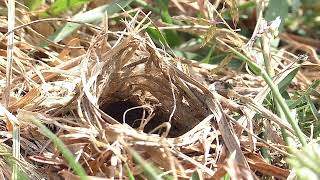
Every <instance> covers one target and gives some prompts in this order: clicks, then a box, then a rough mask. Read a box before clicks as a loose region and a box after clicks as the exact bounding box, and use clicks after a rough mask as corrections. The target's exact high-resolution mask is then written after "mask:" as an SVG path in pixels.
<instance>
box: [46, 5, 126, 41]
mask: <svg viewBox="0 0 320 180" xmlns="http://www.w3.org/2000/svg"><path fill="white" fill-rule="evenodd" d="M131 2H132V0H116V1H113V2H112V3H111V4H107V5H104V6H100V7H97V8H95V9H92V10H90V11H87V12H85V13H81V14H77V15H75V16H74V17H73V18H72V20H73V21H78V22H81V23H93V22H99V21H102V19H103V18H104V17H105V14H108V15H109V16H110V15H112V14H114V13H116V12H118V11H120V10H121V8H124V7H126V6H128V5H129V4H130V3H131ZM80 26H81V24H76V23H67V24H66V25H65V26H64V27H62V28H61V29H59V30H58V31H56V32H55V33H54V34H52V35H50V36H49V39H50V40H51V41H53V42H59V41H61V40H62V39H64V38H66V37H67V36H69V35H70V34H72V33H73V32H75V31H76V30H77V29H78V28H79V27H80Z"/></svg>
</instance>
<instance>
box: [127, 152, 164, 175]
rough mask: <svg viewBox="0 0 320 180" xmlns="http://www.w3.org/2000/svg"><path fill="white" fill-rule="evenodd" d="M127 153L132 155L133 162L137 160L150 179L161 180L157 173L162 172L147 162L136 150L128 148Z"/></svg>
mask: <svg viewBox="0 0 320 180" xmlns="http://www.w3.org/2000/svg"><path fill="white" fill-rule="evenodd" d="M128 150H129V153H130V154H131V155H132V157H133V160H134V161H135V162H137V163H138V164H139V165H140V166H141V167H142V169H143V172H144V173H145V175H146V176H148V177H149V178H150V179H154V180H162V178H160V177H159V176H158V174H160V173H162V172H160V170H158V169H156V168H155V167H153V166H152V165H151V164H150V163H148V162H147V161H145V160H144V159H143V158H142V157H141V156H140V155H139V154H138V153H137V152H136V151H134V150H133V149H131V148H128Z"/></svg>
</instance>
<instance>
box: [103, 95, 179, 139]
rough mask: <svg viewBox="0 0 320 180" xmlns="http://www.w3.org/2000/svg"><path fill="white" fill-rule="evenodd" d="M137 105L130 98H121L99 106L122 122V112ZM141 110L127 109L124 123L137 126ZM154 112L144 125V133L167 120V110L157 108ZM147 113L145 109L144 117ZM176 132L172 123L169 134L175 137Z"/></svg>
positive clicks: (141, 115) (141, 113)
mask: <svg viewBox="0 0 320 180" xmlns="http://www.w3.org/2000/svg"><path fill="white" fill-rule="evenodd" d="M137 106H140V105H139V104H137V103H136V102H133V101H130V100H123V101H116V102H112V103H109V104H103V105H102V106H101V110H102V111H103V112H105V113H106V114H108V115H109V116H111V117H113V118H114V119H115V120H117V121H118V122H120V123H123V114H124V113H125V111H126V110H128V109H130V108H133V107H137ZM143 111H144V110H143V109H142V108H137V109H132V110H130V111H128V112H127V113H126V116H125V123H126V124H128V125H129V126H131V127H133V128H138V127H139V126H140V123H141V118H142V117H143ZM154 114H155V115H154V116H153V118H152V119H151V120H150V121H149V122H148V124H147V125H146V126H145V127H144V130H143V131H144V132H145V133H149V132H151V131H152V130H153V129H155V128H156V127H157V126H159V125H161V124H162V123H164V122H166V121H168V119H169V115H170V114H169V113H168V112H163V111H162V110H160V109H159V108H156V109H155V111H154ZM148 115H149V114H148V112H147V111H145V117H148ZM161 132H163V131H161ZM176 132H177V129H176V127H175V126H174V125H172V127H171V129H170V132H169V136H170V137H175V136H176ZM156 133H158V132H156Z"/></svg>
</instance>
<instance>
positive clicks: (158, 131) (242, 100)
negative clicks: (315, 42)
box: [0, 1, 319, 179]
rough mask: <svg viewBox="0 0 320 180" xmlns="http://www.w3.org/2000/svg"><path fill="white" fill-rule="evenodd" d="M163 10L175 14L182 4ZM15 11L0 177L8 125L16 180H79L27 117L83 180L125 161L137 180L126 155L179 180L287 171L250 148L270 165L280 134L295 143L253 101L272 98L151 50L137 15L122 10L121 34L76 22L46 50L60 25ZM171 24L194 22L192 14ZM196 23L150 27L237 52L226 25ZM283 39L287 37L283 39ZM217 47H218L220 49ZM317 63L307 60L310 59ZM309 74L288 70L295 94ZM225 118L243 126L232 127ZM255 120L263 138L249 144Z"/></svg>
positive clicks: (246, 81)
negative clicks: (15, 146) (19, 178)
mask: <svg viewBox="0 0 320 180" xmlns="http://www.w3.org/2000/svg"><path fill="white" fill-rule="evenodd" d="M173 2H174V3H175V5H176V7H177V8H179V9H181V8H182V9H181V12H183V7H184V6H180V5H179V3H178V2H177V1H173ZM17 11H18V15H17V22H18V23H19V24H18V25H22V26H20V28H17V29H16V30H15V40H16V43H15V44H14V47H13V50H14V56H13V60H14V63H13V65H12V84H11V89H10V103H9V106H8V107H7V108H6V107H5V106H1V110H0V116H1V119H2V121H1V135H2V138H3V140H2V143H1V149H3V150H1V153H2V154H3V155H2V156H1V161H0V162H1V165H0V167H1V169H0V176H2V177H5V178H10V177H11V168H10V162H11V163H12V157H10V155H9V152H11V147H10V146H11V144H12V141H11V137H12V136H11V134H10V131H12V124H13V123H17V124H18V126H19V127H20V129H21V132H20V133H21V134H20V141H21V142H20V143H21V160H20V161H18V162H17V163H18V164H19V165H20V167H21V169H22V170H23V171H24V173H25V174H27V175H28V176H30V177H31V179H41V178H47V179H49V178H51V179H59V178H61V177H63V178H65V179H78V177H77V176H76V175H74V173H73V171H71V170H70V168H69V165H68V163H67V162H66V161H65V159H64V158H63V157H62V155H61V153H60V152H59V151H58V150H57V147H55V146H54V144H53V143H52V142H51V140H49V139H48V138H46V137H45V136H44V135H43V129H40V128H39V127H38V126H36V125H34V124H33V123H31V121H30V119H37V120H39V121H41V122H42V123H43V124H45V125H46V126H47V127H48V128H49V129H50V130H52V132H53V133H55V134H56V136H58V137H59V138H60V139H61V140H62V141H63V142H64V143H65V144H66V145H67V147H68V148H69V149H70V151H71V152H72V153H73V155H74V156H75V157H76V160H77V161H78V162H79V163H80V164H81V165H82V167H83V168H84V169H85V171H86V173H87V174H88V175H89V176H90V178H92V179H94V177H95V178H96V177H108V178H111V177H114V178H125V177H127V176H128V171H127V169H126V168H125V165H127V166H128V167H129V169H130V171H131V172H132V173H133V175H134V176H135V177H141V178H146V176H145V174H144V170H143V168H142V165H141V164H138V163H136V162H135V161H134V160H133V159H134V157H133V156H134V152H138V153H139V154H140V156H141V157H142V158H143V159H144V160H146V161H148V162H151V163H152V164H153V165H154V166H155V167H157V168H158V169H160V170H161V171H162V172H164V173H165V174H169V175H170V176H173V177H174V178H179V179H183V178H189V177H190V176H191V175H192V173H193V172H195V171H197V172H198V173H199V174H200V175H201V176H202V177H204V178H209V177H211V178H213V179H219V178H221V177H223V176H224V175H225V172H228V174H229V176H230V177H233V178H237V179H256V178H257V174H256V173H255V172H259V173H260V175H264V176H275V177H277V178H280V179H284V178H286V177H287V176H288V175H289V170H288V169H287V168H286V167H279V166H278V165H279V164H278V165H277V166H276V164H275V163H274V164H268V163H266V162H265V161H264V160H263V158H262V156H261V155H260V154H258V153H257V152H256V150H257V149H259V148H262V147H267V148H269V150H270V152H271V154H273V155H274V156H275V158H274V159H276V160H275V161H277V160H278V161H279V162H280V161H281V160H282V159H283V158H284V157H286V156H290V155H289V154H288V152H287V147H286V146H285V145H284V144H285V143H284V142H283V140H282V138H281V137H280V135H279V128H280V127H281V128H284V129H286V130H287V132H289V136H292V137H294V135H293V130H292V129H291V126H289V125H288V124H287V123H285V122H283V121H282V120H281V119H280V118H279V117H278V116H276V115H275V114H273V113H272V112H271V111H270V110H268V109H266V108H265V107H263V106H262V105H261V102H262V101H263V99H265V97H266V96H267V94H268V93H269V91H270V90H269V89H268V86H266V85H265V83H264V82H263V80H262V78H259V77H256V76H254V75H250V74H248V73H244V72H241V71H239V70H235V69H230V68H228V67H226V66H223V65H219V66H214V65H211V66H210V65H203V64H200V63H196V62H194V61H191V60H186V59H180V58H176V57H174V56H173V55H172V54H171V53H168V52H170V49H167V48H162V49H161V48H159V47H157V46H156V45H155V44H154V43H153V42H152V40H151V39H150V37H149V36H148V35H147V33H145V28H146V27H147V25H148V24H150V23H157V22H151V19H149V17H148V16H147V15H145V14H144V13H142V12H141V11H139V10H138V11H137V12H136V15H135V16H134V17H130V15H129V14H126V13H123V14H122V15H124V16H127V20H124V21H123V23H122V24H121V25H119V26H114V27H108V26H107V25H106V24H108V23H107V22H105V23H102V25H101V27H103V28H99V27H95V26H84V27H83V28H81V29H80V31H79V32H78V33H77V34H75V35H73V36H72V37H69V38H67V39H65V40H63V42H62V43H61V44H64V45H61V44H57V43H56V44H53V43H50V45H49V46H48V47H46V48H41V47H39V46H36V45H35V44H37V43H39V42H43V40H44V39H43V38H41V37H44V36H47V35H48V31H49V32H50V31H52V29H51V27H47V26H46V25H48V24H51V25H57V24H59V23H60V22H59V21H57V19H56V20H54V19H52V21H51V20H48V21H45V20H43V21H39V22H37V23H30V22H32V20H31V19H29V18H28V17H30V16H28V15H30V14H28V12H27V11H26V10H25V9H24V8H21V7H19V9H18V10H17ZM179 18H180V20H181V19H182V18H184V19H186V20H189V21H191V22H192V18H191V17H187V16H184V17H182V16H181V17H177V18H176V19H179ZM0 22H1V23H0V24H1V25H0V31H1V32H2V33H3V34H4V35H3V36H2V37H0V39H1V41H0V63H1V66H0V77H1V80H0V87H1V88H0V94H1V97H4V96H3V94H4V88H5V87H6V84H5V83H6V81H5V79H4V78H5V76H6V75H5V68H6V67H7V66H6V55H7V54H6V53H7V52H6V46H7V45H6V43H7V41H8V36H6V35H7V34H5V33H6V30H7V29H8V27H7V25H8V23H7V21H6V19H5V17H0ZM196 23H197V22H195V23H194V24H193V25H191V26H190V27H185V28H182V27H169V26H165V27H164V26H162V27H159V28H160V29H165V28H167V29H168V28H171V29H176V30H178V31H187V32H190V33H194V34H197V35H202V36H204V37H205V38H204V39H205V43H210V40H211V38H212V37H215V38H216V39H217V42H220V41H221V42H224V43H227V44H228V45H230V46H232V47H235V48H240V47H243V46H244V45H245V44H246V43H245V42H247V41H248V40H247V39H246V38H244V37H242V36H240V35H238V34H237V33H236V32H235V31H234V30H232V28H231V27H228V26H225V27H223V28H217V29H214V30H213V29H212V27H211V26H210V22H204V23H202V24H201V27H200V26H199V27H197V24H196ZM206 23H207V24H206ZM225 25H227V24H225ZM42 28H47V29H42ZM119 29H120V30H119ZM41 33H42V35H41ZM210 33H211V34H210ZM281 38H283V39H285V40H288V39H289V38H294V37H290V36H287V35H285V34H283V35H282V36H281ZM290 42H292V43H291V44H289V45H288V47H286V49H285V50H288V49H290V48H293V49H297V48H300V49H301V48H302V49H303V50H305V51H308V52H309V51H310V53H314V51H312V50H311V49H310V48H309V47H308V46H303V47H297V44H295V43H294V41H292V40H290ZM218 46H219V48H220V49H221V51H228V49H227V47H226V46H225V45H223V43H219V44H218ZM285 50H273V51H272V55H273V56H274V59H275V60H276V61H274V63H278V64H277V65H275V67H278V68H277V69H275V70H276V72H278V73H279V72H282V73H279V74H280V76H277V77H276V80H275V81H280V80H282V79H283V78H284V77H285V76H286V74H288V73H289V72H290V69H289V68H290V66H291V65H290V63H292V62H294V61H295V60H292V59H298V57H296V56H295V55H293V54H291V53H289V52H288V51H285ZM256 51H259V49H258V48H257V49H255V50H250V51H247V52H246V50H244V53H247V54H248V55H249V56H253V55H254V53H256ZM250 53H251V54H250ZM318 61H319V60H318V59H317V56H316V55H315V56H314V58H313V60H312V63H316V62H318ZM317 67H319V66H318V65H315V64H313V65H312V64H311V63H309V64H305V65H303V68H304V69H303V70H302V72H303V71H308V72H309V73H299V74H298V76H297V79H298V80H295V81H294V85H295V86H296V87H295V88H297V89H305V88H306V87H307V85H308V84H309V83H310V82H311V81H312V79H313V78H314V74H312V73H311V72H310V69H316V68H317ZM212 82H215V83H214V84H212ZM226 82H227V83H226ZM228 85H231V86H232V88H231V87H228ZM256 113H258V114H259V115H261V116H262V118H261V121H260V122H255V121H253V120H252V119H253V117H254V115H255V114H256ZM233 115H240V116H242V118H240V119H239V120H234V117H233ZM7 119H9V121H8V120H7ZM267 120H268V121H267ZM264 122H267V124H268V126H267V127H268V131H269V136H271V137H269V138H268V139H269V140H270V141H269V142H267V141H266V140H263V139H261V138H259V137H258V136H257V134H259V133H260V130H259V126H261V124H263V123H264ZM132 150H134V151H132ZM10 159H11V160H10ZM282 165H283V164H282Z"/></svg>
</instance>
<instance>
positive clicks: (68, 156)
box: [23, 114, 87, 180]
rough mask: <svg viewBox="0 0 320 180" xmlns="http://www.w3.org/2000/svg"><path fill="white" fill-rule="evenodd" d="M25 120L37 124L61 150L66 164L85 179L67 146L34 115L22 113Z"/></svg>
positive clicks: (82, 171) (84, 174)
mask: <svg viewBox="0 0 320 180" xmlns="http://www.w3.org/2000/svg"><path fill="white" fill-rule="evenodd" d="M23 118H24V119H25V120H28V121H30V122H32V123H33V124H35V125H36V126H38V128H39V129H41V131H42V133H43V134H44V135H45V136H46V137H48V138H49V139H50V140H51V141H52V142H53V144H54V145H55V146H56V147H57V148H58V150H59V151H60V152H61V154H62V156H63V157H64V158H65V160H66V161H67V163H68V165H69V166H70V167H71V168H72V169H73V170H74V172H75V173H76V174H77V175H78V176H80V179H81V180H86V179H87V175H86V172H85V170H84V169H83V167H82V166H81V165H80V164H79V163H78V162H77V161H76V159H75V157H74V156H73V154H72V153H71V151H70V150H69V149H68V147H67V146H66V145H65V144H64V143H63V142H62V141H61V140H60V139H59V138H58V137H57V136H56V135H55V134H53V133H52V132H51V131H50V130H49V129H48V128H47V127H46V126H45V125H43V124H42V123H41V122H40V121H39V120H38V119H37V118H36V117H34V116H32V115H28V114H26V115H24V117H23Z"/></svg>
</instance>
